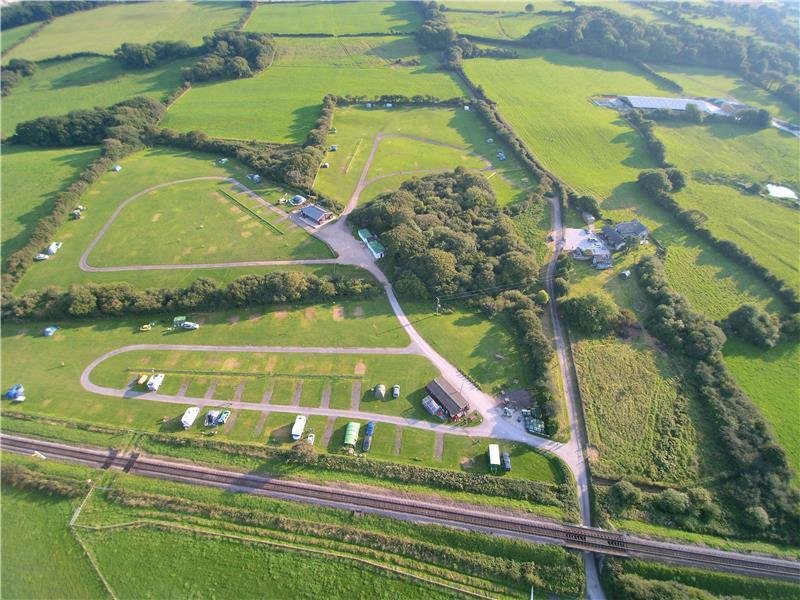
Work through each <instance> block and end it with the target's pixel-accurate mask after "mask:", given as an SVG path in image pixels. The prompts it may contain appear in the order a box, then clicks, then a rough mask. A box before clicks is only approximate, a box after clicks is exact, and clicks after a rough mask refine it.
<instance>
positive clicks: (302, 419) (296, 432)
mask: <svg viewBox="0 0 800 600" xmlns="http://www.w3.org/2000/svg"><path fill="white" fill-rule="evenodd" d="M305 428H306V416H305V415H297V418H296V419H295V420H294V425H293V426H292V439H293V440H299V439H300V438H301V436H302V435H303V431H304V430H305Z"/></svg>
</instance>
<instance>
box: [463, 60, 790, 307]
mask: <svg viewBox="0 0 800 600" xmlns="http://www.w3.org/2000/svg"><path fill="white" fill-rule="evenodd" d="M525 56H526V57H528V58H524V59H520V60H511V61H499V60H492V59H474V60H469V61H466V62H465V70H466V72H467V74H468V75H469V76H470V78H471V79H473V81H475V83H476V84H481V85H483V86H484V88H485V89H486V93H487V95H488V96H489V97H490V98H492V99H493V100H495V101H497V103H498V107H499V109H500V112H501V113H502V115H503V116H504V117H505V118H506V119H507V120H508V121H509V123H510V124H511V125H512V126H513V127H514V129H515V131H516V132H517V134H518V135H519V136H520V137H521V138H522V139H523V140H524V141H525V143H526V144H527V145H528V146H529V147H530V149H531V150H532V151H533V153H534V154H535V155H536V156H537V158H538V159H539V160H540V161H542V163H543V164H545V166H547V167H548V168H549V169H551V170H552V171H553V172H554V173H555V174H556V175H558V176H559V177H561V178H563V179H564V180H565V181H566V182H567V183H569V184H570V185H571V186H573V187H574V188H576V190H577V191H578V192H580V193H588V194H592V195H595V196H597V197H598V198H599V199H601V201H602V208H603V211H604V216H606V217H607V218H609V219H613V220H620V219H629V218H631V217H634V216H635V217H637V218H639V219H640V220H641V221H642V222H643V223H645V224H646V225H647V226H648V227H649V228H650V230H651V232H652V235H653V236H654V237H655V238H657V239H658V240H659V241H660V242H661V243H663V244H665V245H667V246H669V252H668V254H667V259H666V267H667V274H668V277H669V279H670V283H671V284H672V286H673V287H674V288H675V289H676V290H677V291H678V292H680V293H681V294H684V295H685V296H686V297H687V298H688V299H689V301H690V302H691V304H692V305H693V306H694V307H695V308H696V309H698V310H700V311H703V312H705V313H706V314H708V315H709V316H711V317H712V318H719V317H722V316H725V315H727V313H728V312H730V311H731V310H732V309H733V308H736V307H737V306H739V305H741V304H742V303H743V302H756V303H759V304H764V305H772V306H773V307H774V308H775V310H778V311H781V312H782V311H783V310H785V308H784V307H783V306H782V305H781V303H780V302H778V301H777V300H776V299H775V298H774V297H773V296H772V295H771V294H770V293H769V292H768V291H767V290H765V288H764V286H763V283H762V282H761V281H760V280H759V279H757V278H756V277H754V276H753V275H751V274H749V272H748V271H747V270H745V269H743V268H742V267H739V266H738V265H737V264H736V263H733V262H732V261H731V260H729V259H727V258H725V257H724V256H722V255H721V254H720V253H719V252H717V251H716V250H714V249H712V248H710V247H709V246H708V245H707V244H706V243H705V242H703V241H702V240H701V239H700V238H699V237H697V236H695V235H693V234H691V233H688V232H687V231H686V230H685V229H684V228H683V227H681V226H680V225H679V224H678V223H677V222H676V221H675V220H674V219H673V218H672V217H671V216H670V215H669V214H668V213H667V212H666V211H664V210H662V209H660V208H659V207H657V206H655V205H654V204H653V203H652V202H650V201H649V200H648V199H647V198H646V197H644V195H643V194H642V192H641V191H640V190H639V189H638V185H637V184H636V183H635V180H636V177H637V176H638V174H639V172H640V171H641V170H643V169H648V168H653V167H654V166H655V165H654V163H653V162H652V160H651V158H650V157H649V155H648V153H647V151H646V150H645V148H644V146H643V141H642V140H641V138H640V137H639V135H638V134H637V133H636V132H635V131H634V130H633V129H632V128H631V127H629V126H628V125H627V124H626V123H625V122H624V121H623V120H622V119H621V118H620V117H619V115H618V114H617V113H615V112H614V111H612V110H609V109H604V108H601V107H598V106H595V105H593V104H591V102H589V98H590V97H591V96H593V95H596V94H613V93H620V94H621V93H628V94H632V93H633V92H632V91H631V90H637V91H636V94H642V95H647V94H650V95H669V92H666V91H665V90H662V89H660V88H658V87H657V86H656V85H655V84H653V83H651V82H650V81H649V80H647V79H645V78H644V77H643V76H641V75H639V72H638V71H637V70H636V69H635V68H633V67H631V66H629V65H626V64H624V63H618V62H615V61H611V60H603V61H600V60H599V59H594V58H590V57H586V56H574V55H569V54H565V53H561V52H556V51H544V52H542V51H537V52H533V51H530V52H525ZM622 90H625V91H624V92H623V91H622ZM531 106H536V107H537V110H530V107H531Z"/></svg>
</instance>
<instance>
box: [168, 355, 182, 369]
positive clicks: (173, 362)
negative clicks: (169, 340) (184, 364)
mask: <svg viewBox="0 0 800 600" xmlns="http://www.w3.org/2000/svg"><path fill="white" fill-rule="evenodd" d="M180 359H181V357H180V355H178V354H171V355H170V357H169V358H168V359H167V360H165V361H164V366H165V367H174V366H175V365H177V364H178V361H179V360H180Z"/></svg>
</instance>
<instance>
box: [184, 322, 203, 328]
mask: <svg viewBox="0 0 800 600" xmlns="http://www.w3.org/2000/svg"><path fill="white" fill-rule="evenodd" d="M181 327H183V328H184V329H192V330H193V329H200V323H193V322H192V321H184V322H183V323H182V324H181Z"/></svg>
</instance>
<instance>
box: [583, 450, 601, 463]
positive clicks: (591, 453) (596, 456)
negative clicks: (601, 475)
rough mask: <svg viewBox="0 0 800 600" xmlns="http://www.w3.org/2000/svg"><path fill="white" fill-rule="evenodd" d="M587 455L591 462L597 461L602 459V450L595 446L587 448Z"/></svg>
mask: <svg viewBox="0 0 800 600" xmlns="http://www.w3.org/2000/svg"><path fill="white" fill-rule="evenodd" d="M586 455H587V456H588V457H589V462H592V463H596V462H598V461H599V460H600V451H599V450H598V449H597V448H596V447H594V446H589V447H588V448H587V449H586Z"/></svg>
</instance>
